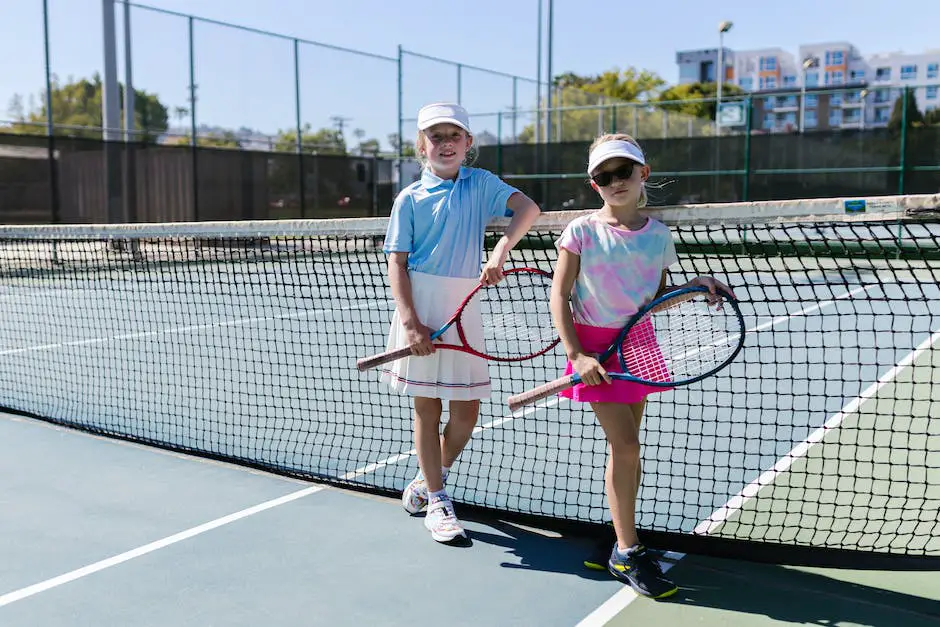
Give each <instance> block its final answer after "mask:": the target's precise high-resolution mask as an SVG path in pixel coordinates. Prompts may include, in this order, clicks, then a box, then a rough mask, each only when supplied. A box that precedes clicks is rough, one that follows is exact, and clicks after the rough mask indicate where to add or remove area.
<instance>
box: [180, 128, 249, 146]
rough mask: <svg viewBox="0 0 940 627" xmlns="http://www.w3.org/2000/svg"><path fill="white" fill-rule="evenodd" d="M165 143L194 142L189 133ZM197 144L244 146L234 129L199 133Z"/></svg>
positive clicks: (183, 144) (187, 144) (182, 144)
mask: <svg viewBox="0 0 940 627" xmlns="http://www.w3.org/2000/svg"><path fill="white" fill-rule="evenodd" d="M164 143H165V144H166V145H167V146H189V145H191V144H192V135H190V134H188V133H187V134H186V135H176V136H174V137H170V138H168V139H167V140H166V141H165V142H164ZM196 145H197V146H203V147H206V148H235V149H240V148H242V143H241V141H239V139H238V137H237V136H236V135H235V133H234V132H232V131H223V132H222V133H209V134H208V135H199V136H198V137H197V138H196Z"/></svg>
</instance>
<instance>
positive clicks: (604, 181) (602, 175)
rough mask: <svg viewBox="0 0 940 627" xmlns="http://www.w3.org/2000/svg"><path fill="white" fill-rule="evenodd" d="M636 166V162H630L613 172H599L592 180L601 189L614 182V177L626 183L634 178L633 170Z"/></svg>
mask: <svg viewBox="0 0 940 627" xmlns="http://www.w3.org/2000/svg"><path fill="white" fill-rule="evenodd" d="M635 166H636V162H635V161H630V162H629V163H625V164H623V165H622V166H620V167H619V168H617V169H616V170H611V171H610V172H598V173H597V174H595V175H594V176H592V177H591V180H592V181H594V182H595V183H597V185H598V186H599V187H607V186H608V185H610V184H611V183H613V182H614V177H615V176H616V177H617V178H618V179H621V180H623V181H626V180H627V179H629V178H630V177H631V176H633V168H634V167H635Z"/></svg>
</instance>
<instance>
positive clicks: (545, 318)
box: [356, 268, 560, 370]
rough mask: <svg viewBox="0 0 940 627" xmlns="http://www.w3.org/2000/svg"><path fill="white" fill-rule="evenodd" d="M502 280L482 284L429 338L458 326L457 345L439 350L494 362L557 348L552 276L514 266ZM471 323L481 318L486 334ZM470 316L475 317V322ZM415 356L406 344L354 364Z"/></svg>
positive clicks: (364, 367)
mask: <svg viewBox="0 0 940 627" xmlns="http://www.w3.org/2000/svg"><path fill="white" fill-rule="evenodd" d="M503 276H504V278H503V280H502V281H500V282H499V283H497V284H496V285H485V284H483V283H480V284H479V285H477V286H476V287H475V288H474V289H473V291H471V292H470V293H469V294H467V296H466V297H465V298H464V299H463V301H462V302H461V303H460V306H459V307H457V310H456V311H455V312H454V314H453V315H452V316H451V317H450V318H449V319H448V320H447V322H445V323H444V324H443V325H442V326H441V328H439V329H438V330H437V331H435V332H434V333H432V334H431V340H432V341H435V340H438V339H440V338H441V337H442V336H443V335H444V334H445V333H446V332H447V330H448V329H450V328H451V327H455V330H456V332H457V338H456V339H457V340H458V342H459V343H452V342H451V343H440V344H435V348H436V349H449V350H457V351H462V352H464V353H469V354H471V355H476V356H477V357H482V358H483V359H488V360H490V361H502V362H512V361H524V360H526V359H532V358H533V357H536V356H538V355H541V354H543V353H546V352H548V351H550V350H551V349H552V348H554V347H555V346H556V345H557V344H558V342H559V341H560V338H559V337H558V333H557V331H556V330H555V325H554V324H552V314H551V311H550V310H549V301H550V298H549V297H550V292H551V287H552V275H551V274H549V273H548V272H545V271H544V270H538V269H536V268H512V269H510V270H506V271H504V272H503ZM465 313H466V314H467V315H468V318H469V319H470V320H473V319H475V318H476V317H477V316H479V317H480V318H482V320H483V333H482V334H479V333H476V332H475V330H476V329H477V326H476V324H475V320H474V323H472V326H471V323H470V322H469V321H468V324H467V327H469V328H465V327H464V324H463V322H464V320H463V316H464V314H465ZM471 316H472V318H471ZM410 355H411V347H409V346H406V347H404V348H399V349H396V350H393V351H387V352H385V353H380V354H378V355H373V356H372V357H365V358H363V359H360V360H359V361H357V362H356V366H357V367H358V368H359V370H369V369H370V368H375V367H376V366H381V365H382V364H387V363H389V362H392V361H395V360H398V359H402V358H403V357H408V356H410Z"/></svg>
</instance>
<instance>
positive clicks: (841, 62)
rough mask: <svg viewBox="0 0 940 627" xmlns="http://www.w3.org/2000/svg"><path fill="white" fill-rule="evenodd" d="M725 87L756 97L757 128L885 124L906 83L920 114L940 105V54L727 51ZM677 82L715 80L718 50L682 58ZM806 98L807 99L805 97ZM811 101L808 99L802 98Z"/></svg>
mask: <svg viewBox="0 0 940 627" xmlns="http://www.w3.org/2000/svg"><path fill="white" fill-rule="evenodd" d="M723 56H724V64H725V77H726V79H725V82H726V83H731V84H734V85H737V86H739V87H741V88H742V89H744V90H745V91H748V92H751V93H752V94H754V95H755V100H754V104H755V119H754V120H753V125H754V127H755V128H758V129H763V130H767V131H790V130H798V129H799V128H801V124H802V128H804V129H806V130H826V129H833V128H837V129H838V128H877V127H883V126H885V125H886V124H887V123H888V120H889V119H890V117H891V110H892V108H893V106H894V103H895V101H896V100H897V99H898V97H899V96H900V95H901V93H902V91H901V90H902V89H903V87H904V86H908V87H910V88H914V95H915V98H916V100H917V106H918V108H919V109H920V110H921V111H922V112H926V111H930V110H931V109H935V108H938V107H940V50H932V51H927V52H925V53H921V54H905V53H901V52H894V53H887V54H873V55H867V56H866V55H863V54H862V53H861V52H860V51H859V49H858V48H857V47H855V46H854V45H853V44H852V43H850V42H828V43H819V44H806V45H802V46H800V47H799V50H798V53H797V54H796V55H793V54H791V53H790V52H788V51H786V50H784V49H782V48H766V49H761V50H742V51H736V50H730V49H725V52H724V55H723ZM676 62H677V64H678V65H679V82H680V83H690V82H696V81H702V80H703V77H705V78H704V82H708V81H711V80H714V76H715V72H716V68H717V64H718V55H717V49H712V50H692V51H684V52H679V53H677V55H676ZM804 94H805V96H804ZM804 98H805V101H804Z"/></svg>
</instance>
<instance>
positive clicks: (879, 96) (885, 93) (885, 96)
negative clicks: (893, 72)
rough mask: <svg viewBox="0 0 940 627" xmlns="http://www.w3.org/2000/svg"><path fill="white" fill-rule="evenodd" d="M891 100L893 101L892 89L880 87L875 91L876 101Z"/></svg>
mask: <svg viewBox="0 0 940 627" xmlns="http://www.w3.org/2000/svg"><path fill="white" fill-rule="evenodd" d="M890 101H891V90H890V89H878V90H876V91H875V103H879V102H890Z"/></svg>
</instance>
